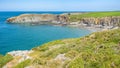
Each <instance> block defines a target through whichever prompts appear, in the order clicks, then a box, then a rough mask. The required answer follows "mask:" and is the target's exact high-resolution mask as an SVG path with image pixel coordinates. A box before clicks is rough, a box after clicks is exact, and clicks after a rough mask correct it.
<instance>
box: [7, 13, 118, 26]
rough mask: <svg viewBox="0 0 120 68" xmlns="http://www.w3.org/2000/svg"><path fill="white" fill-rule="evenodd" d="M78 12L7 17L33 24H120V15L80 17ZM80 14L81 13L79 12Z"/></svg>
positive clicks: (16, 21) (13, 20) (8, 20)
mask: <svg viewBox="0 0 120 68" xmlns="http://www.w3.org/2000/svg"><path fill="white" fill-rule="evenodd" d="M77 14H78V13H77ZM77 14H73V13H66V14H60V15H55V14H22V15H20V16H16V17H11V18H9V19H7V22H8V23H32V24H63V25H67V24H71V25H78V24H84V25H87V26H92V25H99V26H113V27H114V26H120V16H107V17H82V18H78V17H77V16H78V15H77ZM71 15H76V18H77V19H75V18H74V21H71V20H72V19H71ZM79 15H80V14H79Z"/></svg>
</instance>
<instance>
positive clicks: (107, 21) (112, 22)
mask: <svg viewBox="0 0 120 68" xmlns="http://www.w3.org/2000/svg"><path fill="white" fill-rule="evenodd" d="M79 23H84V24H87V25H88V26H91V25H102V26H119V25H120V16H111V17H97V18H94V17H90V18H81V19H80V22H79Z"/></svg>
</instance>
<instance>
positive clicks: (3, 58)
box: [0, 54, 13, 68]
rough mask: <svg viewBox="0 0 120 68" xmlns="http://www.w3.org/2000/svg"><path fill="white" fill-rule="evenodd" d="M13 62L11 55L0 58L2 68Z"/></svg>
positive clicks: (0, 67)
mask: <svg viewBox="0 0 120 68" xmlns="http://www.w3.org/2000/svg"><path fill="white" fill-rule="evenodd" d="M11 60H13V57H12V56H11V55H9V54H6V55H5V56H0V68H2V67H3V66H4V65H5V64H7V63H8V62H9V61H11Z"/></svg>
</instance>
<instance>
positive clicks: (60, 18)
mask: <svg viewBox="0 0 120 68" xmlns="http://www.w3.org/2000/svg"><path fill="white" fill-rule="evenodd" d="M7 22H8V23H33V24H60V23H66V22H68V17H67V16H66V15H52V14H22V15H20V16H17V17H11V18H9V19H7Z"/></svg>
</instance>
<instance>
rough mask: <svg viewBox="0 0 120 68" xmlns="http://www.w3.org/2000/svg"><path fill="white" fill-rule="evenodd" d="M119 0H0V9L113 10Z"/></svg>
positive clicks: (119, 8) (118, 3)
mask: <svg viewBox="0 0 120 68" xmlns="http://www.w3.org/2000/svg"><path fill="white" fill-rule="evenodd" d="M114 10H120V0H0V11H114Z"/></svg>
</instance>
